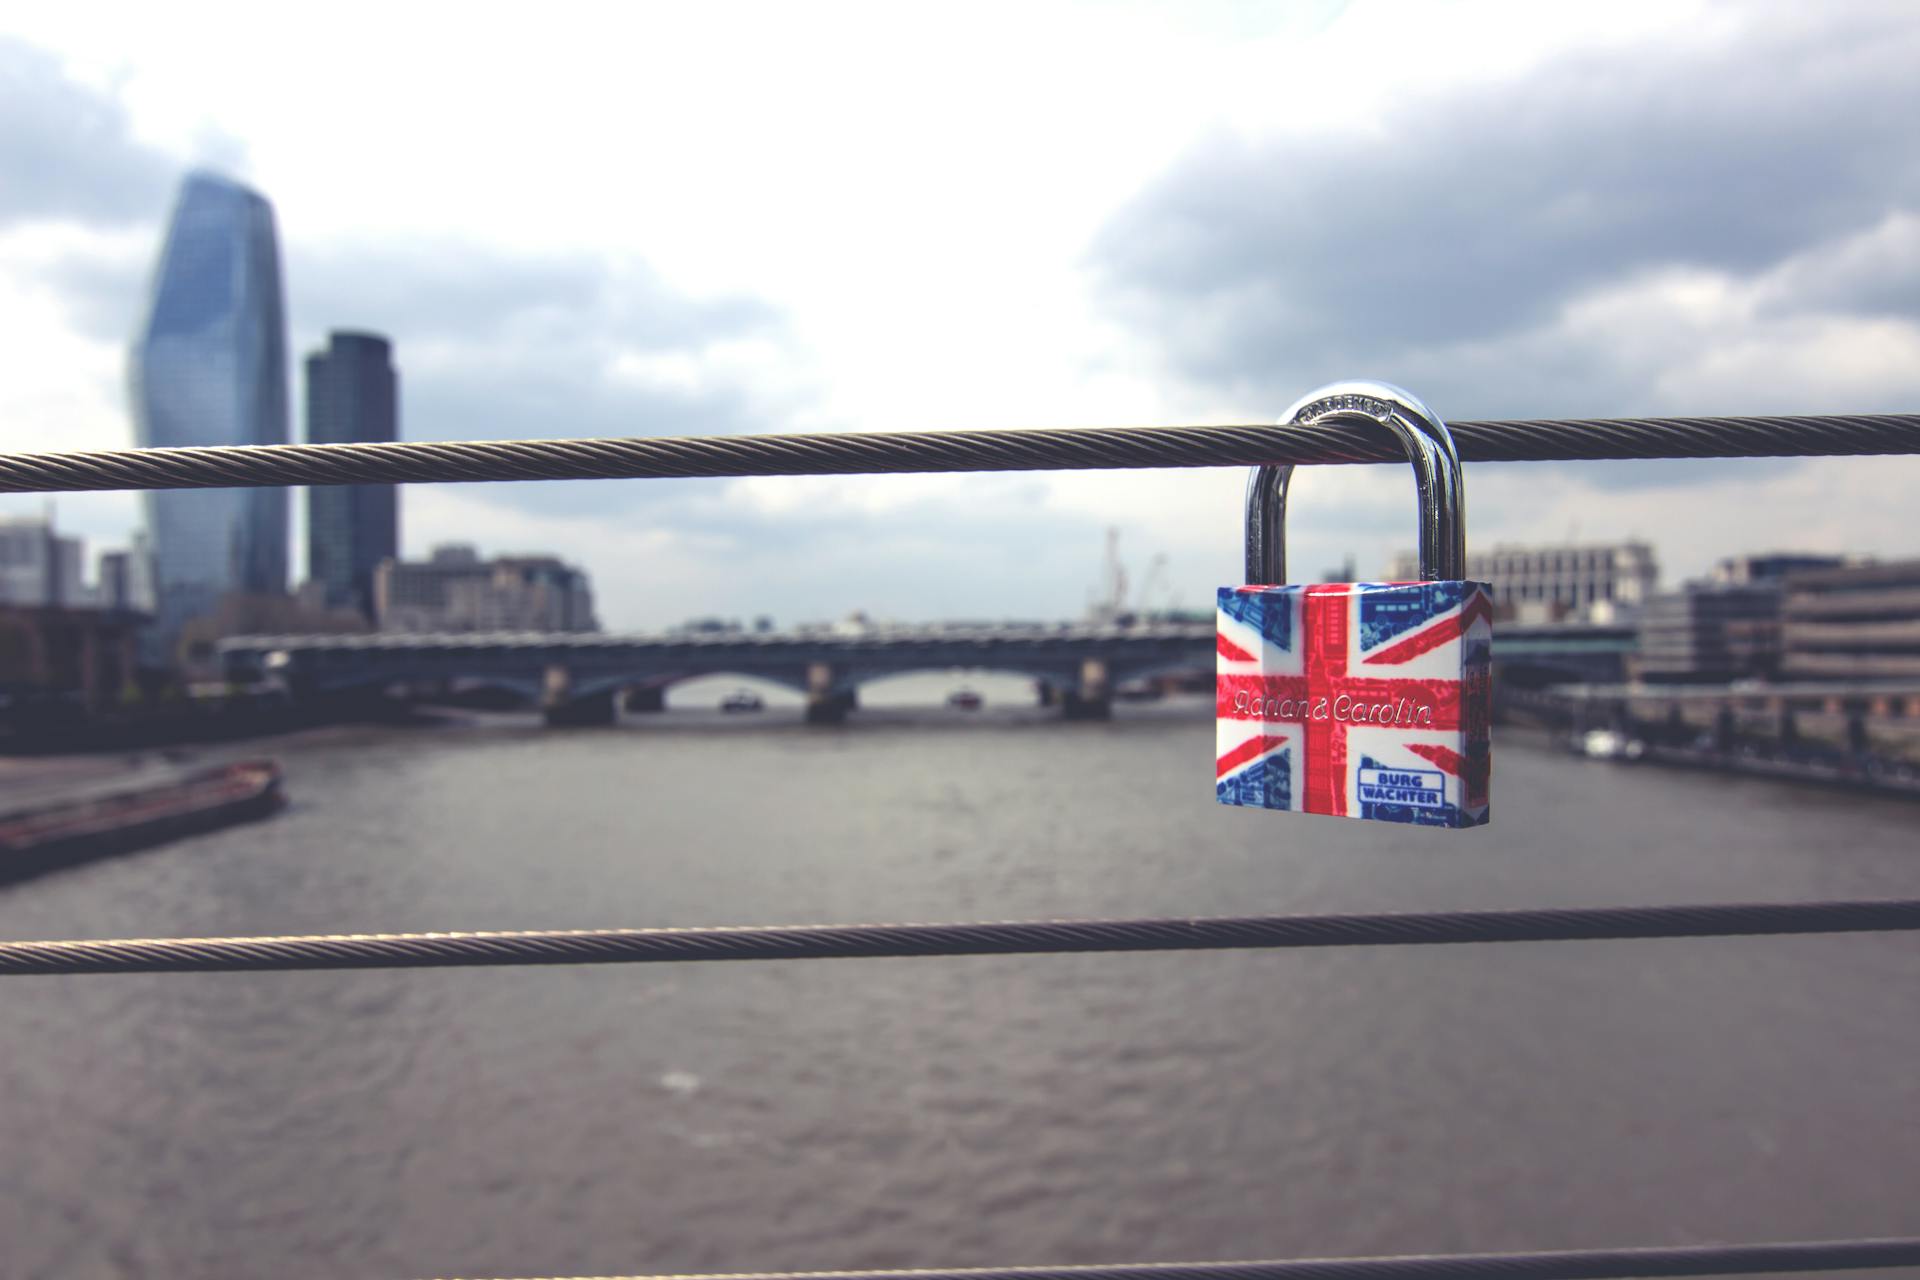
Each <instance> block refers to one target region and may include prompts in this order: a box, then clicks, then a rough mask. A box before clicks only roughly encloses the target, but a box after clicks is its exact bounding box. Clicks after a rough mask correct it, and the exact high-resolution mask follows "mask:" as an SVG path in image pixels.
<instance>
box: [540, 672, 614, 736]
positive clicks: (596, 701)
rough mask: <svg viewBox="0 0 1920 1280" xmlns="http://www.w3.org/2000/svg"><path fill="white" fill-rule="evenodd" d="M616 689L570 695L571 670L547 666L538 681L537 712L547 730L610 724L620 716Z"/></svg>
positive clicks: (571, 692)
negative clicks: (616, 700)
mask: <svg viewBox="0 0 1920 1280" xmlns="http://www.w3.org/2000/svg"><path fill="white" fill-rule="evenodd" d="M615 692H616V691H615V690H612V689H608V690H606V691H605V692H604V693H595V694H590V695H588V696H587V697H584V698H576V697H574V696H573V673H572V672H571V671H569V670H567V669H566V668H565V667H562V666H552V667H548V668H547V670H546V674H545V677H544V678H543V679H542V681H541V694H540V714H541V716H542V718H543V719H545V720H546V722H547V727H548V728H550V729H561V728H573V727H576V726H579V725H603V724H613V723H614V722H615V721H616V720H618V719H619V713H618V711H617V710H616V709H615V705H614V699H615Z"/></svg>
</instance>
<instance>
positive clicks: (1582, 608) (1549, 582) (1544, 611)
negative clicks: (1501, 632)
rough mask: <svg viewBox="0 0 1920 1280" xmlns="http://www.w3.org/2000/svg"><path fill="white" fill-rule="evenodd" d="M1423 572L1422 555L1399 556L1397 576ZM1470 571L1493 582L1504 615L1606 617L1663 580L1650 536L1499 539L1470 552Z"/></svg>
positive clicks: (1403, 578) (1631, 606) (1631, 605)
mask: <svg viewBox="0 0 1920 1280" xmlns="http://www.w3.org/2000/svg"><path fill="white" fill-rule="evenodd" d="M1419 576H1420V559H1419V557H1418V556H1416V555H1415V554H1414V553H1412V552H1410V551H1407V552H1402V553H1400V554H1399V555H1398V556H1396V557H1394V561H1393V566H1392V569H1391V570H1390V573H1389V579H1390V580H1391V581H1394V582H1412V581H1415V580H1417V579H1418V578H1419ZM1467 577H1468V578H1470V579H1472V580H1473V581H1475V582H1484V583H1486V584H1487V585H1488V586H1490V587H1492V588H1493V604H1494V608H1495V609H1496V610H1497V611H1499V613H1500V614H1501V615H1502V616H1504V617H1513V616H1515V615H1520V616H1522V617H1523V618H1526V619H1527V620H1530V621H1538V622H1557V621H1559V620H1561V619H1563V618H1573V619H1592V620H1595V621H1601V620H1606V619H1610V618H1612V617H1613V616H1615V614H1616V612H1617V611H1625V612H1628V613H1631V612H1632V611H1633V610H1636V609H1638V608H1639V607H1640V606H1641V605H1643V604H1645V603H1646V602H1647V600H1648V599H1650V598H1651V597H1652V595H1653V590H1654V586H1655V584H1656V583H1658V582H1659V580H1660V568H1659V565H1658V564H1657V563H1656V562H1655V560H1654V556H1653V548H1652V547H1650V546H1648V545H1647V544H1646V543H1644V542H1619V543H1596V544H1580V545H1575V544H1568V545H1561V546H1541V547H1516V546H1501V545H1496V546H1493V547H1491V548H1488V549H1487V550H1485V551H1469V552H1468V553H1467Z"/></svg>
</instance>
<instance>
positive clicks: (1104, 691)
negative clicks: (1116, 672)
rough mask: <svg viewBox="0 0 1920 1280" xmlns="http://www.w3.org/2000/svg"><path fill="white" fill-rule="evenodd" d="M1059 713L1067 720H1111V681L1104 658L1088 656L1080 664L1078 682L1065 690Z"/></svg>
mask: <svg viewBox="0 0 1920 1280" xmlns="http://www.w3.org/2000/svg"><path fill="white" fill-rule="evenodd" d="M1060 714H1061V715H1062V716H1063V717H1064V718H1066V719H1068V720H1111V719H1112V718H1113V683H1112V681H1111V680H1109V679H1108V676H1107V662H1106V659H1104V658H1088V659H1086V660H1085V661H1083V662H1082V663H1081V664H1080V683H1079V685H1078V686H1076V687H1075V688H1072V689H1069V690H1067V693H1066V697H1065V698H1064V699H1063V700H1062V702H1061V705H1060Z"/></svg>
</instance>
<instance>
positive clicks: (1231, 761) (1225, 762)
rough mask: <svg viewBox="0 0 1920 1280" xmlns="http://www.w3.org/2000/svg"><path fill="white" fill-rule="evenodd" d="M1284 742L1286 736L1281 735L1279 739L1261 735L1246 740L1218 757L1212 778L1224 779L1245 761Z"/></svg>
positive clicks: (1263, 753)
mask: <svg viewBox="0 0 1920 1280" xmlns="http://www.w3.org/2000/svg"><path fill="white" fill-rule="evenodd" d="M1286 740H1287V736H1286V735H1285V734H1281V735H1280V736H1279V737H1268V736H1266V735H1262V736H1260V737H1258V738H1248V739H1247V740H1246V741H1245V742H1243V743H1241V744H1240V745H1239V746H1237V747H1235V748H1234V749H1233V750H1231V751H1229V752H1227V754H1225V755H1223V756H1221V757H1220V759H1219V762H1218V763H1217V764H1216V765H1215V766H1214V770H1213V776H1214V777H1216V778H1224V777H1226V776H1227V775H1228V774H1229V773H1232V772H1233V771H1234V770H1235V769H1238V768H1239V767H1240V766H1241V765H1243V764H1245V763H1246V762H1247V761H1249V760H1252V759H1255V758H1257V757H1259V756H1263V755H1265V754H1267V752H1269V751H1271V750H1273V749H1274V748H1275V747H1277V746H1279V745H1280V744H1281V743H1283V742H1285V741H1286Z"/></svg>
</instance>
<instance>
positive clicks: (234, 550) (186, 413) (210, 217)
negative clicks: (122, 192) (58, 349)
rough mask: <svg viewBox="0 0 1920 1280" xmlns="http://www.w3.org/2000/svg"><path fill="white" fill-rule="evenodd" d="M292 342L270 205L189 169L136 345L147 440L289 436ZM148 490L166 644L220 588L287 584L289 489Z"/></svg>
mask: <svg viewBox="0 0 1920 1280" xmlns="http://www.w3.org/2000/svg"><path fill="white" fill-rule="evenodd" d="M286 345H287V343H286V319H285V315H284V313H283V310H282V306H281V297H280V249H279V243H278V238H277V237H276V235H275V233H274V225H273V206H271V205H270V204H268V203H267V202H266V200H265V199H264V198H262V197H261V196H260V195H259V194H258V193H256V192H254V191H251V190H249V189H247V188H246V187H243V186H240V185H239V184H238V183H234V182H230V181H228V180H227V179H225V178H220V177H216V176H214V175H212V174H206V173H195V174H191V175H189V176H188V178H187V180H186V182H185V183H184V184H183V185H182V187H181V189H180V199H179V202H178V203H177V204H176V205H175V206H174V210H173V220H172V222H171V223H170V224H169V226H168V228H167V239H166V245H165V247H164V248H163V249H162V250H161V255H160V265H159V269H158V270H157V271H155V273H154V278H153V295H152V298H151V301H150V305H149V307H148V311H147V318H146V324H145V326H144V328H143V329H142V330H141V334H140V337H139V339H138V341H137V342H136V343H135V346H134V351H133V367H132V384H133V387H132V389H133V412H134V420H135V424H136V427H137V430H138V432H139V437H140V443H141V444H142V445H143V446H148V447H158V446H163V445H206V444H285V443H286V441H287V350H286ZM146 502H147V524H148V528H149V530H150V532H151V534H152V537H153V560H154V588H155V594H156V596H157V600H156V614H157V617H156V631H157V632H158V635H157V637H156V638H157V639H158V640H159V641H160V644H161V646H162V647H163V649H164V650H167V651H170V650H171V648H172V645H173V638H174V636H175V635H176V634H177V633H178V631H179V629H180V625H181V624H182V623H183V622H185V621H186V620H187V619H189V618H193V617H196V616H199V615H202V614H207V613H211V612H213V611H214V609H215V608H216V607H217V606H218V605H219V603H220V600H221V598H222V597H224V596H227V595H229V594H231V593H235V592H243V593H248V594H256V595H278V594H282V593H284V592H285V591H286V589H287V494H286V490H284V489H174V490H159V491H155V492H150V493H148V494H147V495H146ZM168 656H171V654H170V653H169V654H168Z"/></svg>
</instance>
